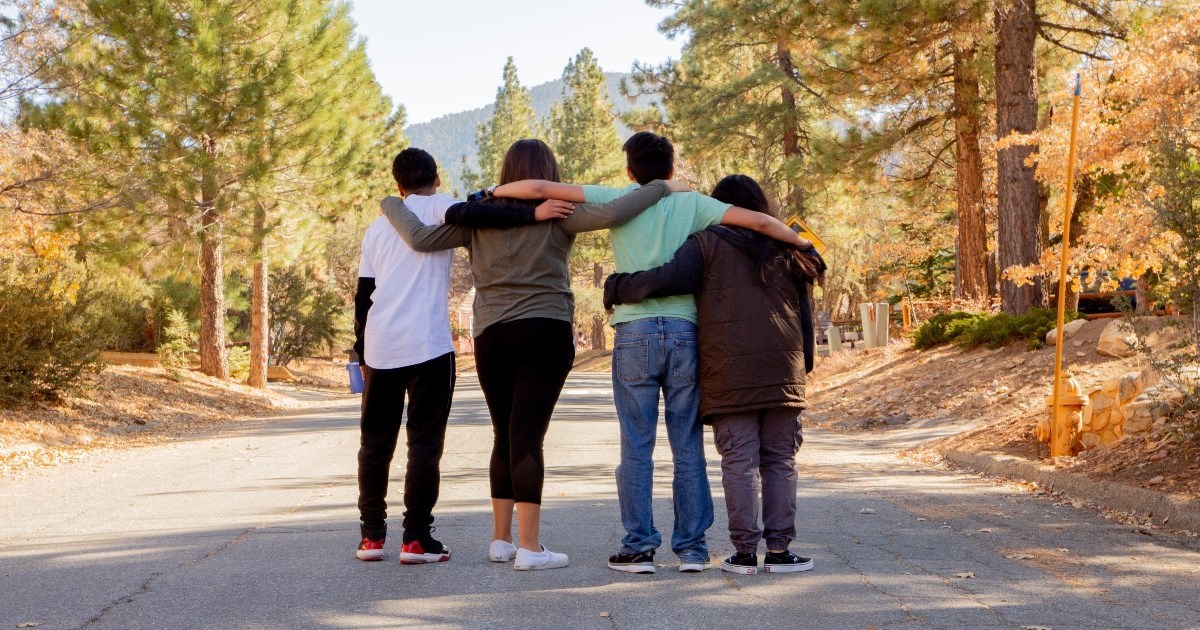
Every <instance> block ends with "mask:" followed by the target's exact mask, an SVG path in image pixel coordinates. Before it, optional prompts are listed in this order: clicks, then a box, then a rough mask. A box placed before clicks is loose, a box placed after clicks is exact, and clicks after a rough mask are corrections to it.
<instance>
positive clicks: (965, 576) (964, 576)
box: [954, 571, 975, 580]
mask: <svg viewBox="0 0 1200 630" xmlns="http://www.w3.org/2000/svg"><path fill="white" fill-rule="evenodd" d="M954 577H956V578H962V579H964V580H969V579H971V578H973V577H975V574H974V573H971V572H970V571H963V572H962V573H955V574H954Z"/></svg>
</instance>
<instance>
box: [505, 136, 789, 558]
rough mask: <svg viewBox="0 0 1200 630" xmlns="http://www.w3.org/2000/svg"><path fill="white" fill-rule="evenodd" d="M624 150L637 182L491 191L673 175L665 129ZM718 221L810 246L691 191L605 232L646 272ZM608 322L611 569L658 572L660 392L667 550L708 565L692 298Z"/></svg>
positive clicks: (618, 313) (620, 310)
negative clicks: (612, 406)
mask: <svg viewBox="0 0 1200 630" xmlns="http://www.w3.org/2000/svg"><path fill="white" fill-rule="evenodd" d="M622 150H623V151H624V152H625V155H626V166H627V172H628V174H629V177H630V179H632V180H634V181H635V182H637V184H630V186H628V187H626V188H609V187H604V186H577V185H571V184H561V183H557V182H546V181H521V182H513V183H511V184H505V185H503V186H500V187H498V188H495V189H494V191H493V194H495V195H496V196H498V197H515V198H526V199H562V200H564V201H574V202H588V203H604V202H607V201H610V200H612V199H615V198H617V197H620V196H621V195H623V194H625V193H626V192H628V191H629V190H631V189H633V188H637V187H638V186H639V185H641V184H645V183H647V182H650V181H652V180H654V179H664V180H665V179H670V178H671V176H672V175H673V173H674V167H675V165H674V147H672V146H671V142H670V141H669V140H667V139H666V138H664V137H662V136H658V135H655V134H653V133H649V132H640V133H637V134H634V135H633V136H632V137H631V138H630V139H629V140H628V141H627V142H626V143H625V145H624V146H623V147H622ZM718 224H724V225H735V226H740V227H745V228H749V229H752V230H755V231H758V232H761V233H763V234H765V235H767V236H770V237H772V238H775V239H777V240H780V241H783V242H786V243H792V244H795V245H797V246H798V247H802V248H803V247H807V246H809V245H810V243H808V241H806V240H804V239H802V238H800V237H799V236H797V235H796V234H795V233H794V232H793V231H792V230H791V228H789V227H787V226H786V225H784V224H783V223H782V222H781V221H779V220H778V219H775V218H773V217H770V216H768V215H766V214H763V213H761V212H754V211H752V210H746V209H744V208H738V207H735V206H730V205H729V204H726V203H722V202H720V201H717V200H716V199H713V198H711V197H706V196H704V195H701V194H698V193H692V192H685V193H676V194H672V195H670V196H668V197H664V198H663V199H662V200H660V201H659V202H658V203H657V204H655V205H653V206H651V207H650V208H649V209H648V210H646V211H645V212H643V213H642V214H640V215H638V216H637V217H634V218H633V219H631V220H630V221H629V222H627V223H625V224H623V225H620V226H617V227H614V228H612V229H611V233H612V244H613V255H614V258H615V259H616V263H617V271H618V272H634V271H644V270H646V269H652V268H654V267H657V266H659V265H662V264H664V263H666V262H668V261H670V260H671V258H672V256H674V254H675V250H677V249H679V247H680V246H682V245H683V243H684V241H686V240H687V238H688V236H690V235H691V234H693V233H695V232H699V231H701V230H704V229H706V228H709V227H712V226H714V225H718ZM610 323H611V324H612V326H613V327H615V329H616V339H615V348H614V350H613V398H614V402H615V403H616V407H617V418H618V420H619V422H620V425H621V463H620V464H619V465H618V466H617V472H616V477H617V496H618V499H619V503H620V506H621V523H622V525H623V526H624V527H625V537H624V538H623V539H622V540H621V548H620V550H619V551H618V552H617V553H616V554H614V555H612V556H611V557H610V558H609V561H608V566H609V568H611V569H615V570H617V571H624V572H627V573H654V572H655V566H656V565H655V562H654V552H655V550H656V549H658V547H659V546H660V545H661V544H662V535H661V534H660V533H659V532H658V530H657V529H656V528H655V527H654V514H653V509H652V502H653V494H652V489H653V486H654V461H653V455H654V443H655V439H656V434H657V430H658V403H659V392H661V393H662V396H663V400H664V402H665V409H666V418H665V423H666V426H667V437H668V440H669V441H670V444H671V452H672V455H673V461H674V476H673V482H672V494H673V495H674V497H673V499H674V501H673V503H674V508H675V524H674V529H673V531H672V535H671V549H672V551H674V552H675V553H676V554H677V555H678V556H679V560H680V564H679V570H680V571H684V572H697V571H703V570H705V569H707V568H709V563H708V558H709V553H708V543H707V542H706V540H705V532H706V531H707V530H708V528H709V527H710V526H711V525H712V521H713V502H712V493H711V491H710V489H709V486H708V475H707V471H706V462H705V458H704V430H703V425H702V424H701V422H700V417H699V404H700V395H699V394H700V392H699V384H698V383H697V379H696V366H697V359H698V357H697V354H696V302H695V299H694V298H693V297H692V296H690V295H683V296H674V297H668V298H659V299H652V300H646V301H645V302H642V303H640V304H621V305H618V306H617V307H616V310H615V312H614V314H613V316H612V319H611V321H610Z"/></svg>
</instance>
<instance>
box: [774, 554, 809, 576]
mask: <svg viewBox="0 0 1200 630" xmlns="http://www.w3.org/2000/svg"><path fill="white" fill-rule="evenodd" d="M812 568H813V561H812V558H805V557H804V556H797V555H796V554H794V553H792V552H790V551H788V550H786V549H785V550H783V551H778V552H776V551H768V552H767V557H766V558H764V559H763V571H766V572H767V573H795V572H797V571H812Z"/></svg>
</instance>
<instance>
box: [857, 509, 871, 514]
mask: <svg viewBox="0 0 1200 630" xmlns="http://www.w3.org/2000/svg"><path fill="white" fill-rule="evenodd" d="M858 513H859V514H875V510H873V509H871V508H863V509H861V510H859V511H858Z"/></svg>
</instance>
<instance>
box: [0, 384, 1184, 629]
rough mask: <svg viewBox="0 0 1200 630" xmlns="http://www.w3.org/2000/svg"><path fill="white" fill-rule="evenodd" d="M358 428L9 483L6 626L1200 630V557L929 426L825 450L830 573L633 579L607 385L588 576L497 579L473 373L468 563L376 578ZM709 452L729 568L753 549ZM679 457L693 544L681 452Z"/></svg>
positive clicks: (580, 466)
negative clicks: (920, 458) (1052, 496)
mask: <svg viewBox="0 0 1200 630" xmlns="http://www.w3.org/2000/svg"><path fill="white" fill-rule="evenodd" d="M356 422H357V408H356V402H355V401H354V400H352V399H341V400H340V401H337V402H335V403H331V406H330V407H329V408H328V409H327V410H326V411H324V412H322V413H314V414H312V415H308V416H305V417H290V418H282V419H275V420H267V421H247V422H245V423H242V424H239V425H235V428H233V429H226V430H224V431H222V432H221V433H219V434H214V435H209V436H198V437H192V438H186V439H181V440H177V441H174V442H172V443H169V444H166V445H160V446H152V447H144V448H138V449H134V450H129V451H124V452H113V453H105V454H99V455H97V456H94V457H91V458H89V459H86V460H83V461H79V462H74V463H69V464H64V465H62V466H59V467H56V468H52V469H47V470H45V471H43V472H41V473H38V474H36V475H32V476H26V477H23V478H21V479H18V480H0V505H2V506H3V507H2V510H0V628H14V627H21V624H27V623H37V624H40V625H38V626H36V627H39V628H42V629H51V628H96V629H100V628H121V629H130V628H155V629H158V628H272V629H273V628H391V627H422V628H511V627H520V628H599V629H604V630H611V629H613V628H621V629H634V628H706V627H712V628H747V627H755V628H885V627H894V626H902V627H904V628H1030V627H1037V628H1053V629H1055V630H1064V629H1067V628H1139V629H1140V628H1200V545H1198V544H1197V542H1196V540H1195V539H1186V538H1179V537H1174V536H1171V535H1164V534H1155V535H1153V536H1146V535H1143V534H1139V533H1135V532H1134V531H1132V528H1131V527H1130V526H1127V525H1120V524H1117V523H1114V522H1111V521H1107V520H1105V519H1103V518H1101V517H1100V516H1098V515H1096V514H1095V513H1092V512H1088V511H1081V510H1076V509H1074V508H1072V507H1071V506H1070V505H1066V504H1055V503H1054V502H1053V501H1051V500H1048V499H1045V498H1039V497H1035V496H1031V495H1028V494H1025V493H1022V492H1021V491H1019V490H1018V489H1017V488H1015V487H1012V486H1008V485H1005V484H998V483H993V482H991V481H987V480H982V479H979V478H977V477H974V476H969V475H962V474H956V473H952V472H947V471H943V470H938V469H932V470H931V469H928V468H925V467H921V466H917V465H914V464H911V463H907V462H904V461H901V460H900V459H898V458H897V457H896V456H895V452H896V450H897V449H898V448H900V447H902V446H904V445H905V444H907V443H911V442H912V441H914V440H918V439H927V438H928V437H931V436H930V435H929V434H928V433H921V432H920V431H917V430H911V429H910V430H894V431H886V432H872V433H865V434H834V433H826V432H820V431H809V432H808V433H807V436H806V437H807V439H806V443H805V445H804V448H803V449H802V450H801V455H800V470H801V484H800V490H799V493H800V497H799V506H800V511H799V514H798V516H797V526H798V530H799V532H800V539H799V540H798V541H797V542H796V543H795V544H794V545H793V547H792V548H793V550H794V551H797V552H799V553H801V554H803V555H809V556H812V557H813V558H814V559H815V561H816V569H815V570H814V571H812V572H811V573H800V574H774V575H771V574H760V575H755V576H741V575H736V576H735V575H732V574H728V573H723V572H721V571H720V570H719V569H715V570H710V571H706V572H704V573H700V574H680V573H678V572H677V571H676V570H675V564H676V562H677V561H676V560H675V558H674V556H673V555H672V554H671V553H670V551H669V549H665V550H663V552H662V553H660V554H659V561H660V563H661V564H663V565H666V566H662V567H661V568H660V569H659V572H658V573H657V574H655V575H651V576H638V575H628V574H623V573H617V572H615V571H611V570H609V569H608V568H606V567H605V559H606V558H607V556H608V554H610V553H612V552H613V551H615V550H616V548H617V546H618V541H619V539H620V537H621V535H622V531H621V527H620V524H619V519H618V511H617V501H616V495H615V488H614V483H613V467H614V465H615V463H616V461H617V451H618V449H617V440H618V432H617V425H616V422H615V420H614V412H613V408H612V402H611V392H610V389H609V383H608V381H607V377H606V376H604V375H580V376H576V377H572V379H571V381H570V382H569V384H568V387H567V389H566V391H565V392H564V395H563V399H562V401H561V402H560V404H559V412H558V414H557V415H556V417H555V420H554V422H553V424H552V425H551V429H550V433H549V436H548V438H547V455H546V460H547V466H548V477H547V481H546V493H545V495H546V499H545V504H544V512H543V515H544V525H543V540H544V541H545V542H546V544H547V546H549V547H550V548H552V549H554V550H556V551H562V552H566V553H568V554H570V556H571V565H570V567H568V568H566V569H561V570H553V571H538V572H514V571H513V570H512V568H511V565H498V564H491V563H489V562H487V560H486V556H485V554H486V549H487V543H488V542H489V538H490V532H491V526H490V515H489V512H488V507H487V461H488V453H489V449H490V439H491V438H490V435H491V427H490V425H489V424H488V420H487V414H486V408H485V407H484V405H483V401H482V396H481V394H480V393H479V391H478V388H477V386H476V385H475V382H474V380H473V378H471V377H470V376H469V375H468V376H465V377H464V378H463V379H462V380H461V381H460V386H459V390H458V393H457V396H456V402H455V408H454V413H453V415H452V417H451V427H450V430H449V438H448V443H447V454H446V457H445V460H444V462H443V471H444V477H443V482H442V499H441V502H440V503H439V506H438V510H437V513H436V515H437V517H438V523H437V524H438V530H437V535H438V537H439V538H440V539H441V540H443V541H444V542H445V543H447V544H448V545H449V546H450V548H451V550H452V551H453V554H454V555H453V559H452V560H451V561H450V562H447V563H442V564H437V565H425V566H403V565H401V564H400V563H399V562H398V561H396V554H397V552H398V549H397V547H398V544H399V540H398V538H399V536H398V535H397V536H395V537H393V538H392V539H391V540H389V544H388V554H389V559H388V561H385V562H378V563H363V562H360V561H358V560H356V559H355V558H354V553H353V552H354V548H355V545H356V543H357V542H358V540H357V532H358V530H357V513H356V510H355V508H354V504H355V497H356V487H355V482H354V470H355V462H354V456H355V452H356V449H357V425H356ZM660 433H661V432H660ZM709 442H710V447H709V450H710V459H709V473H710V475H711V477H712V482H713V488H714V492H715V493H716V497H715V499H716V503H717V522H716V524H715V525H714V526H713V528H712V529H711V530H710V532H709V534H710V546H711V547H712V550H713V554H714V556H716V557H719V556H720V555H722V554H727V553H729V552H730V551H731V550H732V549H731V546H730V544H729V542H728V539H727V532H726V529H725V518H724V502H723V498H722V497H721V496H720V469H719V465H718V460H717V456H716V453H715V452H713V451H712V448H711V438H710V439H709ZM656 458H657V459H658V460H659V469H658V475H657V478H656V484H657V485H656V492H657V494H656V496H657V497H658V499H657V500H656V510H657V511H656V518H657V522H658V524H659V527H660V529H663V530H665V531H669V530H670V523H671V508H670V496H669V491H670V486H669V467H670V459H669V452H668V449H667V447H666V442H665V435H662V437H661V440H660V443H659V449H658V453H657V454H656ZM395 465H396V466H397V467H398V470H397V475H399V473H400V471H402V469H403V456H402V454H401V455H399V456H398V458H397V461H396V462H395ZM393 488H399V484H394V485H393ZM393 498H394V499H395V504H397V505H398V504H399V497H398V496H394V497H393ZM395 512H396V514H397V515H398V512H399V510H396V511H395ZM393 527H394V529H393V532H394V533H396V534H398V533H399V524H398V519H397V520H396V522H395V524H394V525H393ZM959 576H964V577H959ZM967 576H973V577H967ZM25 627H32V626H25Z"/></svg>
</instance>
